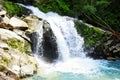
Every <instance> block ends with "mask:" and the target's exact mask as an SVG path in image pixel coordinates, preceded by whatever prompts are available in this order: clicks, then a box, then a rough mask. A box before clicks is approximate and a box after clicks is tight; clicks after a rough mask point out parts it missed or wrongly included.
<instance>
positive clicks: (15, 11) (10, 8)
mask: <svg viewBox="0 0 120 80" xmlns="http://www.w3.org/2000/svg"><path fill="white" fill-rule="evenodd" d="M3 6H4V7H5V8H6V10H7V12H8V14H9V15H10V16H13V15H17V16H21V15H22V14H23V10H24V8H23V7H21V6H19V5H18V4H15V3H13V2H10V1H7V0H4V1H3Z"/></svg>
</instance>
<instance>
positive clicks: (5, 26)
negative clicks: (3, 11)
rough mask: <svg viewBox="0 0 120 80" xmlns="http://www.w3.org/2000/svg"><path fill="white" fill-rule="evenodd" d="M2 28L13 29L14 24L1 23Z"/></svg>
mask: <svg viewBox="0 0 120 80" xmlns="http://www.w3.org/2000/svg"><path fill="white" fill-rule="evenodd" d="M0 28H4V29H9V30H13V26H11V25H10V24H6V23H0Z"/></svg>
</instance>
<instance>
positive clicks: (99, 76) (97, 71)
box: [26, 59, 120, 80]
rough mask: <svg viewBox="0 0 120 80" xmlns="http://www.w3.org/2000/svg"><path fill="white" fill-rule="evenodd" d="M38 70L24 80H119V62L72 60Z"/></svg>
mask: <svg viewBox="0 0 120 80" xmlns="http://www.w3.org/2000/svg"><path fill="white" fill-rule="evenodd" d="M79 62H81V63H79ZM41 65H42V64H41ZM43 67H44V68H43ZM40 69H41V70H40V71H39V75H34V76H33V77H30V78H27V79H26V80H120V60H117V61H106V60H92V59H82V60H81V59H80V60H78V59H73V60H70V61H68V62H64V63H63V62H61V63H57V64H55V65H52V66H50V65H49V66H48V65H47V67H46V66H45V65H44V66H42V68H40Z"/></svg>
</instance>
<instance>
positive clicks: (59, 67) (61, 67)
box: [22, 5, 100, 74]
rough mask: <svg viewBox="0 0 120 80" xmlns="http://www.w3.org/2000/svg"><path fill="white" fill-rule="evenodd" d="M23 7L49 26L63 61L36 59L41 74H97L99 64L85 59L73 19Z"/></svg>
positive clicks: (82, 42) (81, 41)
mask: <svg viewBox="0 0 120 80" xmlns="http://www.w3.org/2000/svg"><path fill="white" fill-rule="evenodd" d="M22 6H23V5H22ZM24 7H26V8H28V9H30V10H32V12H33V14H34V15H36V16H37V17H39V18H43V19H45V20H46V21H47V22H48V23H49V24H50V27H51V29H52V31H53V33H54V35H55V36H56V41H57V44H58V50H59V51H58V52H59V54H61V56H62V58H63V61H61V60H60V61H58V62H56V63H52V64H49V63H46V62H44V61H42V60H41V59H38V58H37V60H38V63H39V64H40V69H41V67H42V69H44V70H43V71H44V72H42V73H45V74H47V73H49V72H50V73H51V72H54V71H58V72H65V73H68V72H71V73H81V74H92V73H94V74H95V73H98V72H99V69H98V68H99V66H98V65H99V64H100V62H99V61H97V62H96V61H95V60H92V59H89V58H86V57H85V52H84V51H83V44H84V40H83V38H82V37H80V36H79V35H78V34H77V31H76V29H75V28H74V20H73V18H70V17H67V16H60V15H58V14H56V13H53V12H49V13H46V14H45V13H43V12H41V11H40V10H39V9H38V8H36V7H33V6H24Z"/></svg>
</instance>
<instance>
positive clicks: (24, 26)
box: [9, 17, 28, 30]
mask: <svg viewBox="0 0 120 80" xmlns="http://www.w3.org/2000/svg"><path fill="white" fill-rule="evenodd" d="M9 24H10V25H11V26H13V27H14V28H19V29H21V30H26V29H27V28H28V25H27V23H26V22H24V21H23V20H21V19H18V18H16V17H12V18H10V22H9Z"/></svg>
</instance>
